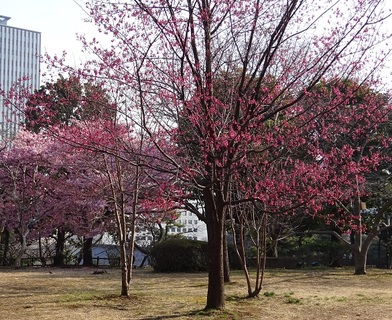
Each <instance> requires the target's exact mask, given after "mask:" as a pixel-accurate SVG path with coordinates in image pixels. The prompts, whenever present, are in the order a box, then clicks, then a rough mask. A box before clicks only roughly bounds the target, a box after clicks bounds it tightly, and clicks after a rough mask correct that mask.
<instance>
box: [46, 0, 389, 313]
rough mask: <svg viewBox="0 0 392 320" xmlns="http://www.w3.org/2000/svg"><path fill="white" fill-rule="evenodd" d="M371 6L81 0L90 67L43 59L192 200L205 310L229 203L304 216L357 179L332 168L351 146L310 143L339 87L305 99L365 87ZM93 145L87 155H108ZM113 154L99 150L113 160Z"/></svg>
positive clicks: (377, 16) (218, 269) (341, 104)
mask: <svg viewBox="0 0 392 320" xmlns="http://www.w3.org/2000/svg"><path fill="white" fill-rule="evenodd" d="M382 3H383V1H381V0H369V1H366V2H365V1H362V0H356V1H354V0H353V1H351V2H349V3H348V2H344V1H336V2H334V3H330V2H329V1H322V2H319V3H317V5H315V4H314V2H308V1H302V0H290V1H285V2H282V1H279V0H271V1H259V0H252V1H206V0H200V1H199V0H195V1H193V0H189V1H187V2H184V1H161V0H137V1H134V2H131V3H129V2H122V1H120V2H116V3H113V2H111V1H105V0H102V1H91V2H90V3H88V8H89V10H90V14H91V17H92V18H93V20H94V22H95V23H96V25H97V26H98V28H99V30H100V31H101V32H102V33H103V34H106V35H109V37H110V40H111V43H110V45H109V46H107V47H105V46H101V45H100V43H99V41H98V39H93V40H91V41H89V40H86V39H85V38H83V37H81V40H82V41H83V43H84V46H85V49H86V50H89V51H90V52H91V53H92V54H94V55H96V59H91V60H90V61H88V63H87V64H86V65H84V66H82V67H81V68H79V69H76V70H73V69H70V68H66V67H65V66H64V65H62V64H61V63H62V61H59V60H51V61H50V63H51V65H52V66H54V67H60V68H63V70H65V71H66V72H69V73H71V74H74V75H77V76H81V77H85V78H86V79H99V80H100V81H101V82H102V85H103V86H105V88H107V89H108V92H109V93H110V95H111V96H112V98H113V99H115V102H116V103H117V109H116V112H117V115H118V120H121V121H124V122H127V123H128V124H132V128H133V129H135V128H137V129H141V130H142V132H143V134H144V135H146V136H148V138H149V140H150V141H151V142H152V144H153V147H154V153H153V154H154V162H153V163H151V162H149V161H148V160H146V159H151V158H149V157H147V158H144V155H143V157H142V159H144V164H145V165H147V164H149V165H150V167H151V168H153V169H154V170H156V171H157V172H158V171H162V170H163V171H165V172H166V173H168V174H169V173H170V174H171V176H172V177H173V178H172V181H179V182H181V184H182V185H183V187H182V188H183V190H187V191H188V194H189V195H190V194H192V195H194V194H197V195H198V196H200V198H201V199H202V200H203V202H204V207H203V210H202V211H200V212H198V214H199V216H200V217H202V218H203V219H204V220H205V221H206V224H207V231H208V247H209V256H210V261H209V262H210V263H209V277H208V292H207V303H206V307H207V308H218V309H219V308H223V307H224V281H223V279H224V268H223V267H224V258H223V257H224V241H225V228H226V218H227V216H228V214H229V210H230V208H232V207H233V206H235V205H238V204H240V203H246V202H257V203H258V204H261V206H262V208H263V210H265V211H267V212H270V213H277V212H287V211H290V210H293V209H294V208H295V207H297V206H299V205H305V204H306V206H307V208H308V210H306V212H307V213H312V214H313V213H314V212H317V211H318V210H320V209H321V208H322V205H323V201H321V199H322V197H320V195H321V194H323V199H335V200H336V199H339V198H340V197H342V196H343V195H344V194H345V189H347V186H353V184H355V183H356V181H355V179H354V180H353V179H352V175H353V174H354V173H355V171H356V170H360V169H353V167H355V166H356V165H355V164H353V163H348V162H344V163H343V164H341V163H340V161H339V159H340V157H341V156H342V155H344V156H345V155H346V154H347V153H349V152H351V150H350V148H348V147H342V148H340V149H339V148H332V149H330V150H323V149H322V148H320V145H319V142H320V137H319V136H318V135H321V136H322V135H323V134H324V132H325V131H328V130H329V129H330V128H331V127H333V122H331V124H328V123H327V121H325V120H320V121H318V119H319V118H320V119H322V116H325V115H326V114H327V113H328V112H330V111H334V110H340V109H343V110H346V109H347V108H346V106H347V99H348V98H350V94H351V93H350V92H341V94H339V99H334V100H331V101H328V104H325V103H317V100H315V103H312V104H309V101H310V100H309V99H308V97H309V95H314V91H312V90H313V88H315V87H316V85H317V84H319V83H320V81H321V80H322V79H323V77H326V78H338V79H345V78H351V77H354V75H355V77H357V78H358V79H356V80H357V81H358V83H361V82H362V79H364V78H367V80H368V82H371V83H372V84H373V83H376V80H377V77H376V70H377V68H379V67H380V66H382V64H383V62H384V59H385V58H386V57H387V55H388V54H389V53H388V52H382V51H380V50H379V51H377V54H375V52H376V51H375V50H376V48H377V44H382V43H383V41H384V40H385V39H386V38H387V37H389V35H383V34H381V33H380V32H379V27H380V26H381V25H382V23H383V22H384V20H385V19H387V17H388V14H387V13H385V12H383V10H382ZM217 88H224V90H222V91H221V93H219V91H218V92H217ZM222 92H223V94H222ZM335 115H336V116H338V120H339V113H338V112H337V113H336V114H335ZM338 122H339V121H337V123H338ZM321 123H324V124H325V129H323V131H321V132H320V133H318V132H316V131H315V127H316V126H317V125H319V124H321ZM91 138H94V137H91ZM94 141H96V140H94ZM101 142H102V141H101ZM101 142H97V141H96V144H95V146H94V148H96V149H97V150H98V149H99V150H103V151H105V152H106V153H107V152H109V150H108V149H105V147H104V144H101ZM118 150H119V149H113V148H112V149H111V150H110V152H111V153H112V154H115V155H116V156H119V152H118ZM143 153H144V152H143ZM346 158H347V157H346V156H345V159H346ZM321 162H322V164H321ZM372 165H373V164H372V163H369V167H368V168H371V166H372ZM337 169H338V171H336V170H337ZM348 169H350V170H348ZM347 170H348V171H347ZM347 172H348V174H347ZM166 186H167V185H166ZM349 190H353V189H352V188H349ZM190 191H192V192H190ZM238 191H240V192H238ZM238 195H240V197H238ZM173 198H174V197H173ZM190 198H191V196H190ZM330 201H333V200H330ZM188 207H189V204H188Z"/></svg>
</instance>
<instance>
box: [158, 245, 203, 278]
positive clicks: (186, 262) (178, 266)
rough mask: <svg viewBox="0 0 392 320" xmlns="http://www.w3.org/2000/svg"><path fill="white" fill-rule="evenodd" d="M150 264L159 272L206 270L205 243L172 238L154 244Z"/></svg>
mask: <svg viewBox="0 0 392 320" xmlns="http://www.w3.org/2000/svg"><path fill="white" fill-rule="evenodd" d="M151 256H152V266H153V268H154V270H155V271H159V272H198V271H206V270H207V262H208V260H207V243H206V242H203V241H196V240H189V239H181V238H172V239H168V240H165V241H162V242H159V243H157V244H155V245H154V247H153V248H152V250H151Z"/></svg>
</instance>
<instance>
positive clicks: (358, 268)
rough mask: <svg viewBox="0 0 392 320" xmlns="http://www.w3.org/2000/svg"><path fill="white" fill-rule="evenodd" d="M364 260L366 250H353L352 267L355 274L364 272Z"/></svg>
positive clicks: (365, 259) (365, 258) (363, 273)
mask: <svg viewBox="0 0 392 320" xmlns="http://www.w3.org/2000/svg"><path fill="white" fill-rule="evenodd" d="M366 261H367V250H361V251H357V250H356V251H355V252H354V267H355V273H354V274H356V275H365V274H366Z"/></svg>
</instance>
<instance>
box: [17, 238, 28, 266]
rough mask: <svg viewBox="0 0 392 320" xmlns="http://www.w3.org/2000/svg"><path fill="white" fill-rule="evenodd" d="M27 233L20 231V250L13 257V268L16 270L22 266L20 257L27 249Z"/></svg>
mask: <svg viewBox="0 0 392 320" xmlns="http://www.w3.org/2000/svg"><path fill="white" fill-rule="evenodd" d="M29 233H30V231H26V232H25V233H23V232H22V231H21V233H20V235H19V241H20V249H19V251H18V252H17V254H16V257H15V267H17V268H20V267H21V266H22V257H23V255H24V253H25V251H26V249H27V236H28V235H29Z"/></svg>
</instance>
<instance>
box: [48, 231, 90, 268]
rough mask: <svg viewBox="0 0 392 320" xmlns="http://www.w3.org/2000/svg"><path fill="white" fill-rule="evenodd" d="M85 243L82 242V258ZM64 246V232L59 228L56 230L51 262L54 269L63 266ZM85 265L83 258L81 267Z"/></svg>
mask: <svg viewBox="0 0 392 320" xmlns="http://www.w3.org/2000/svg"><path fill="white" fill-rule="evenodd" d="M87 240H88V239H87ZM87 240H86V241H87ZM86 241H84V242H83V256H84V255H85V254H84V252H85V247H84V244H85V242H86ZM64 245H65V231H64V230H63V229H62V228H59V229H57V239H56V253H55V256H54V261H53V265H54V266H56V267H62V266H63V265H64ZM85 263H86V260H85V258H83V265H85ZM91 264H92V257H91Z"/></svg>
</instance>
